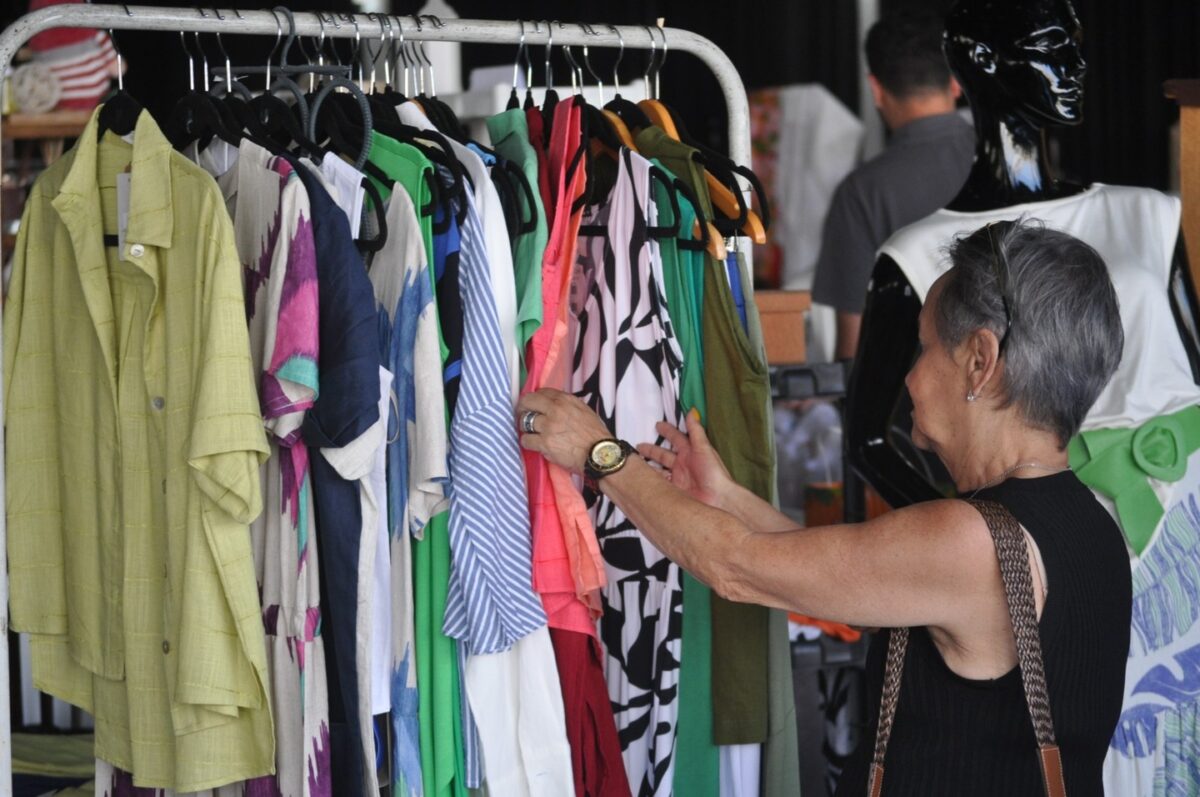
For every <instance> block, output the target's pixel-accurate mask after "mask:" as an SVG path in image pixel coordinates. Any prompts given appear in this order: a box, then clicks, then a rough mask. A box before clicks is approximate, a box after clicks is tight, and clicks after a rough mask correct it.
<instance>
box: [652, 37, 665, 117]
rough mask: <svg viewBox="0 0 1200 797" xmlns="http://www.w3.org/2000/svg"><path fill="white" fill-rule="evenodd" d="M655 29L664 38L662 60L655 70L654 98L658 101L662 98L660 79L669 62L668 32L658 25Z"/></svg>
mask: <svg viewBox="0 0 1200 797" xmlns="http://www.w3.org/2000/svg"><path fill="white" fill-rule="evenodd" d="M655 28H657V29H658V33H659V35H660V36H662V58H661V59H659V62H658V66H657V67H655V69H654V98H655V99H658V98H659V97H661V96H662V89H661V87H660V85H659V82H658V77H659V75H660V74H662V68H663V64H665V63H666V62H667V32H666V31H665V30H663V29H662V28H661V27H659V26H657V25H656V26H655Z"/></svg>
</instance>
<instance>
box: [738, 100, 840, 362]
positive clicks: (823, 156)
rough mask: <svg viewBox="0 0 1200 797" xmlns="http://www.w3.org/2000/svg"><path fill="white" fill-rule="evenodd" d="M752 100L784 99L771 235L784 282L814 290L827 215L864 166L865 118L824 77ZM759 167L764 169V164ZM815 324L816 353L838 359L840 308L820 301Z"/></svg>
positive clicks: (811, 335)
mask: <svg viewBox="0 0 1200 797" xmlns="http://www.w3.org/2000/svg"><path fill="white" fill-rule="evenodd" d="M771 94H774V95H775V96H769V95H771ZM750 102H751V105H752V106H754V105H757V104H759V103H760V102H761V103H774V102H778V104H779V127H778V132H779V139H778V142H777V143H776V146H775V153H774V163H772V164H769V165H770V168H772V169H773V170H774V171H775V174H776V178H775V181H774V188H773V194H774V196H773V198H772V204H771V232H770V241H771V243H773V244H775V245H777V246H778V247H779V249H780V251H781V252H782V256H783V264H782V265H783V268H782V271H783V273H782V275H781V277H782V283H783V284H782V287H783V289H784V290H789V291H807V290H812V283H813V277H814V275H815V274H816V267H817V257H818V256H819V255H820V253H821V237H822V232H823V228H824V225H825V215H826V214H827V213H828V212H829V203H830V202H831V201H832V200H833V193H834V191H835V190H837V187H838V185H839V184H840V183H841V181H842V180H843V178H845V177H846V175H848V174H849V173H850V172H851V170H853V169H854V167H855V166H857V165H858V161H859V155H860V153H861V150H862V141H863V124H862V122H861V121H859V119H858V117H857V116H855V115H854V114H853V113H851V112H850V111H849V110H848V109H847V108H846V106H844V105H842V103H841V101H839V100H838V99H837V98H836V97H834V96H833V95H832V94H830V93H829V91H828V90H827V89H826V88H825V87H824V86H820V85H817V84H805V85H792V86H782V87H780V88H776V89H763V90H761V91H756V92H753V93H752V94H751V95H750ZM756 160H757V159H756ZM754 169H755V171H757V172H758V173H759V174H762V173H763V172H762V170H761V169H760V168H759V166H758V164H757V163H755V164H754ZM808 327H809V329H808V333H807V334H808V350H809V360H810V361H813V362H828V361H830V360H832V359H833V350H834V343H835V341H836V340H837V319H836V317H835V313H834V310H833V308H832V307H830V306H829V305H824V304H819V303H814V304H813V306H812V307H811V308H810V309H809V311H808Z"/></svg>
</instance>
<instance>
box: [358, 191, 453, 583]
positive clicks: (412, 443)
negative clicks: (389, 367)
mask: <svg viewBox="0 0 1200 797" xmlns="http://www.w3.org/2000/svg"><path fill="white" fill-rule="evenodd" d="M387 225H388V238H387V242H386V243H385V244H384V246H383V249H381V250H380V251H379V252H378V254H376V255H375V258H374V259H373V260H372V261H371V268H370V279H371V284H372V285H373V286H374V288H375V300H376V301H377V302H378V303H379V305H380V306H381V307H383V308H385V310H386V311H387V313H388V315H389V317H391V320H392V323H393V324H394V323H395V315H396V306H397V303H398V302H399V301H400V297H401V296H402V295H403V294H404V293H405V292H406V291H408V290H409V289H412V288H414V287H416V286H417V285H418V282H419V281H422V280H423V281H425V282H426V283H429V291H430V296H429V297H427V299H428V301H427V303H426V304H424V305H421V306H420V310H419V319H418V321H417V330H416V339H415V342H414V344H413V354H412V373H413V385H414V388H413V389H414V395H413V406H412V407H411V408H409V409H408V411H407V412H406V413H405V414H406V415H408V414H411V416H412V417H411V419H409V420H408V440H409V443H408V501H407V502H406V507H405V508H406V511H407V519H406V520H405V521H404V527H405V528H407V529H408V530H409V531H410V532H411V533H412V536H413V537H415V538H416V539H418V540H420V539H423V538H424V536H425V531H424V530H425V525H426V524H427V523H429V521H430V520H431V519H432V518H433V517H434V516H436V515H438V514H439V513H441V512H443V511H444V510H446V509H448V508H449V506H450V499H449V498H447V497H446V492H445V485H446V484H447V483H448V482H449V480H450V469H449V464H448V462H449V458H448V447H449V435H448V434H447V430H446V394H445V391H444V389H443V381H442V354H441V343H440V332H439V329H438V319H437V306H436V304H434V303H433V299H432V290H433V287H432V283H430V282H429V280H430V276H429V262H428V259H427V256H426V252H425V244H424V239H423V238H422V234H421V227H420V223H419V221H418V220H417V212H416V208H415V206H414V205H413V202H412V198H411V197H409V195H408V193H407V192H406V191H405V190H404V187H403V186H401V185H400V184H399V183H396V184H395V185H393V187H392V195H391V198H390V199H389V200H388V212H387ZM394 378H395V379H396V381H397V383H399V382H400V381H401V380H400V374H395V375H394ZM410 592H411V591H410Z"/></svg>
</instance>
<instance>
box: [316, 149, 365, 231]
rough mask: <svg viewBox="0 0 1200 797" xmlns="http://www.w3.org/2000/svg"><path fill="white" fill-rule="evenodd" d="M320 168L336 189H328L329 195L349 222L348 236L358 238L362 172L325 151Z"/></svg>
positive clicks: (360, 224)
mask: <svg viewBox="0 0 1200 797" xmlns="http://www.w3.org/2000/svg"><path fill="white" fill-rule="evenodd" d="M320 168H321V175H322V176H323V177H324V178H325V180H326V181H327V182H328V183H329V184H331V185H333V186H334V187H335V188H336V189H337V190H336V191H330V192H329V195H330V196H331V197H333V201H334V202H336V203H337V206H338V207H339V208H341V209H342V211H343V212H344V213H345V214H346V219H347V220H348V221H349V222H350V237H351V238H358V229H359V227H360V226H362V209H363V194H364V191H363V187H362V181H363V173H362V172H360V171H359V170H358V169H355V168H354V167H353V166H352V165H351V164H349V163H346V161H344V160H342V159H341V158H339V157H338V156H337V155H334V154H333V153H332V152H326V153H325V157H324V158H322V159H321V167H320Z"/></svg>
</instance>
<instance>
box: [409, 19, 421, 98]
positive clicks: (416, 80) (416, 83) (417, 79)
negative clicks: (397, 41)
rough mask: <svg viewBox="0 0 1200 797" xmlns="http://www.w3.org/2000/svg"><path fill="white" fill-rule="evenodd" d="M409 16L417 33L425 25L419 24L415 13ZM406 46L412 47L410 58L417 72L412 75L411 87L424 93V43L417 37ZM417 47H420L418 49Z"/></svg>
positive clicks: (419, 20) (419, 21)
mask: <svg viewBox="0 0 1200 797" xmlns="http://www.w3.org/2000/svg"><path fill="white" fill-rule="evenodd" d="M409 16H411V17H412V20H413V24H414V25H416V26H417V33H418V34H420V32H421V31H422V30H424V28H425V26H424V25H422V24H421V18H420V17H419V16H417V15H416V14H410V15H409ZM408 46H409V47H410V48H411V49H412V59H413V62H414V63H415V64H416V67H417V74H416V75H415V76H414V77H413V89H414V90H416V92H417V93H418V94H424V93H425V59H424V57H423V56H424V52H425V51H424V45H423V44H421V43H420V39H419V38H418V39H414V40H413V41H411V42H409V44H408ZM418 47H421V48H422V49H420V50H418Z"/></svg>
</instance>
